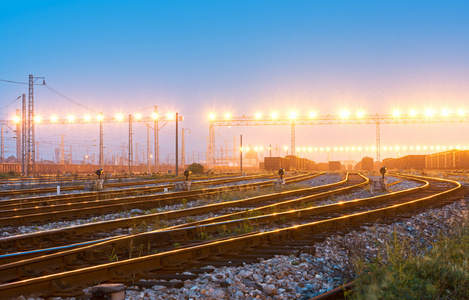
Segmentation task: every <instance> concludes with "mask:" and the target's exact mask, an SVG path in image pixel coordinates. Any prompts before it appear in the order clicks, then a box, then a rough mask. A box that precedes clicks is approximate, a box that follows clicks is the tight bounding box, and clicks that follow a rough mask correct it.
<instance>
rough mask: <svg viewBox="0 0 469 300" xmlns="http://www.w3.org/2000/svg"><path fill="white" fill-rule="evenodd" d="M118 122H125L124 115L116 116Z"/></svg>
mask: <svg viewBox="0 0 469 300" xmlns="http://www.w3.org/2000/svg"><path fill="white" fill-rule="evenodd" d="M116 120H117V121H118V122H120V121H122V120H124V115H123V114H117V115H116Z"/></svg>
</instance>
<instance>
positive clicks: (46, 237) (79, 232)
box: [0, 174, 319, 253]
mask: <svg viewBox="0 0 469 300" xmlns="http://www.w3.org/2000/svg"><path fill="white" fill-rule="evenodd" d="M317 176H319V174H314V175H309V176H305V175H302V176H297V177H290V178H288V179H286V182H287V184H289V183H294V182H299V181H303V180H307V179H309V178H313V177H317ZM271 184H272V182H270V183H269V182H255V183H250V184H244V185H239V186H236V187H235V186H231V187H230V186H227V187H221V188H214V189H212V190H211V189H207V190H205V191H203V193H201V192H199V193H197V194H196V195H195V196H193V198H195V197H200V196H201V195H203V196H211V195H216V194H219V193H221V192H222V191H226V190H230V189H238V188H240V189H248V188H252V187H253V186H268V185H271ZM318 188H319V187H318ZM313 190H314V188H306V189H300V190H295V191H287V192H282V193H275V194H270V195H266V196H258V197H254V199H253V200H251V201H253V202H254V201H262V200H266V199H269V198H275V197H279V195H283V196H289V195H298V194H302V193H307V192H311V191H313ZM188 195H190V191H187V192H180V193H179V194H178V195H176V196H175V197H174V196H166V197H167V198H161V199H159V201H160V204H165V205H166V204H171V203H173V204H174V203H181V199H182V198H185V199H190V198H191V197H188ZM237 204H238V202H233V201H231V202H224V204H223V203H222V204H218V206H219V207H223V205H225V206H226V207H229V206H234V205H237ZM212 210H213V208H212V207H210V206H200V207H193V208H190V209H185V210H177V211H172V212H161V213H154V214H148V215H142V216H136V217H131V218H123V219H116V220H109V221H102V222H96V223H89V224H83V225H77V226H72V227H66V228H62V229H55V230H50V231H41V232H36V233H31V234H23V235H17V236H12V237H5V238H0V249H2V250H3V253H5V252H7V253H9V252H13V251H15V249H16V251H18V250H19V251H25V250H29V249H31V247H35V248H45V247H51V246H61V245H63V244H64V243H67V244H70V243H73V241H76V239H82V240H86V239H88V240H96V239H100V238H103V235H102V234H101V233H102V232H103V231H104V230H116V229H117V228H129V227H136V226H140V225H141V224H151V223H152V222H159V221H160V220H162V219H169V218H180V217H183V216H187V215H193V214H196V213H202V212H207V211H212ZM90 235H91V236H90Z"/></svg>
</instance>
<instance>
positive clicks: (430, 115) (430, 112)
mask: <svg viewBox="0 0 469 300" xmlns="http://www.w3.org/2000/svg"><path fill="white" fill-rule="evenodd" d="M433 113H434V112H433V110H432V109H427V110H426V111H425V116H426V117H428V118H430V117H432V116H433Z"/></svg>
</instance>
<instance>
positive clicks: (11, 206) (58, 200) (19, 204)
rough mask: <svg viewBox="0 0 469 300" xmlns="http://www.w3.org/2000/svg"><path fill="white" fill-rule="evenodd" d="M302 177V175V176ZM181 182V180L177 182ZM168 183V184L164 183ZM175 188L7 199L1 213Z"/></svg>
mask: <svg viewBox="0 0 469 300" xmlns="http://www.w3.org/2000/svg"><path fill="white" fill-rule="evenodd" d="M300 176H301V175H300ZM273 177H275V176H273V175H267V176H266V175H255V176H247V177H241V178H239V177H237V178H219V179H210V180H202V181H195V184H194V187H195V188H197V187H202V186H206V185H216V184H226V183H230V182H236V181H240V180H253V179H262V178H273ZM177 181H180V180H177ZM164 183H166V182H164ZM173 188H174V184H164V185H156V186H155V185H150V186H146V187H137V188H126V189H118V190H103V191H95V192H85V193H76V194H63V195H48V196H40V197H30V198H17V199H7V200H1V201H0V212H1V211H4V215H5V214H6V215H8V214H9V213H8V212H7V211H12V212H14V213H12V212H10V214H11V215H18V214H24V212H27V211H28V210H27V209H28V208H29V209H31V210H36V211H37V212H38V211H40V210H41V209H46V208H50V207H57V206H59V205H70V204H72V203H80V202H86V201H99V200H103V199H104V200H105V199H111V198H116V197H125V196H135V195H145V194H154V193H159V192H162V191H165V189H168V191H169V190H170V189H173Z"/></svg>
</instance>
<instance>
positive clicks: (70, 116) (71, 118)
mask: <svg viewBox="0 0 469 300" xmlns="http://www.w3.org/2000/svg"><path fill="white" fill-rule="evenodd" d="M67 120H68V121H69V122H73V121H75V116H74V115H68V116H67Z"/></svg>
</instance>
